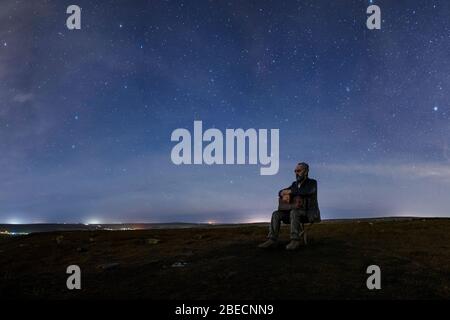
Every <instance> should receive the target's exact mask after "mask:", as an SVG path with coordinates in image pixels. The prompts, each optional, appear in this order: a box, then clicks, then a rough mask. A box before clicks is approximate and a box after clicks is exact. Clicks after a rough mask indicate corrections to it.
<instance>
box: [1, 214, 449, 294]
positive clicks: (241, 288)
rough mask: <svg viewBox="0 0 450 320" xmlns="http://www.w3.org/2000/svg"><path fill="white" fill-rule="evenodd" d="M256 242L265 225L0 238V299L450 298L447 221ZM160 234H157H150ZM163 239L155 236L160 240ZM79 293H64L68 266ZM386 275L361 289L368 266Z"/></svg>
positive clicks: (327, 230) (383, 224) (357, 224)
mask: <svg viewBox="0 0 450 320" xmlns="http://www.w3.org/2000/svg"><path fill="white" fill-rule="evenodd" d="M288 233H289V230H288V226H283V228H282V237H281V242H280V246H279V247H278V248H274V249H270V250H262V249H259V248H257V247H256V246H257V244H258V243H260V242H261V241H263V240H264V238H265V236H266V234H267V226H266V225H264V226H261V225H241V226H234V227H233V226H227V227H223V228H220V227H217V228H193V229H173V230H145V231H65V232H54V233H40V234H30V235H27V236H21V237H8V236H2V237H0V296H1V297H2V298H20V297H26V298H63V299H69V298H92V299H97V298H124V299H130V298H151V299H163V298H169V299H176V298H178V299H189V298H191V299H231V298H232V299H250V298H256V299H259V298H265V299H350V298H356V299H412V298H427V299H430V298H431V299H435V298H447V299H448V298H450V219H414V220H404V221H402V220H400V221H383V220H359V221H358V220H351V221H337V222H325V223H321V224H317V225H314V226H312V228H311V230H310V238H311V239H312V242H311V243H310V244H309V245H308V246H306V247H302V248H301V249H300V250H298V251H295V252H288V251H286V250H285V249H284V245H285V244H286V243H287V241H288ZM152 239H157V240H152ZM158 241H159V242H158ZM71 264H77V265H79V266H80V267H81V270H82V290H80V291H76V290H75V291H69V290H67V289H66V278H67V276H68V275H66V273H65V271H66V267H67V266H68V265H71ZM371 264H376V265H378V266H380V268H381V272H382V279H381V285H382V289H381V290H379V291H369V290H368V289H367V288H366V279H367V277H368V275H367V274H366V268H367V266H369V265H371Z"/></svg>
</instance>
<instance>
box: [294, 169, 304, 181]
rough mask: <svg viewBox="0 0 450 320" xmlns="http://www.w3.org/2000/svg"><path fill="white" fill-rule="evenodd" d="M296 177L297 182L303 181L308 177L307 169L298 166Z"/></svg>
mask: <svg viewBox="0 0 450 320" xmlns="http://www.w3.org/2000/svg"><path fill="white" fill-rule="evenodd" d="M294 172H295V177H296V178H297V180H300V181H301V180H303V179H304V178H305V177H306V173H307V172H306V167H305V166H302V165H297V166H296V167H295V170H294Z"/></svg>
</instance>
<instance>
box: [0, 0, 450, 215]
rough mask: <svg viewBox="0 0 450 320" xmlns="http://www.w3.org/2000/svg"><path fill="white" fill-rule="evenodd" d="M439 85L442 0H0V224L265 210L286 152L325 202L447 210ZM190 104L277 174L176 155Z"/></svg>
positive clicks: (405, 211)
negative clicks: (72, 18)
mask: <svg viewBox="0 0 450 320" xmlns="http://www.w3.org/2000/svg"><path fill="white" fill-rule="evenodd" d="M371 2H373V3H374V4H377V5H379V6H380V7H381V14H382V20H383V22H382V25H381V30H368V29H367V28H366V19H367V14H366V9H367V7H368V5H369V4H370V3H371ZM71 4H77V5H79V6H80V7H81V8H82V28H81V30H73V31H70V30H68V29H67V28H66V25H65V23H66V18H67V17H68V15H67V14H66V8H67V6H68V5H71ZM449 92H450V2H449V1H447V0H442V1H432V0H408V1H401V0H397V1H377V0H374V1H363V0H358V1H357V0H342V1H329V0H328V1H322V0H305V1H280V0H278V1H261V0H258V1H256V0H252V1H250V0H240V1H235V0H229V1H227V0H225V1H204V0H199V1H158V0H155V1H139V0H134V1H118V0H116V1H92V0H89V1H85V0H73V1H72V0H71V1H61V0H47V1H43V0H34V1H29V0H23V1H20V0H14V1H13V0H2V2H1V4H0V223H26V222H91V223H93V222H100V223H106V222H169V221H185V222H194V221H195V222H206V221H215V222H250V221H268V220H269V218H270V216H271V212H272V211H273V210H274V209H275V207H276V202H277V192H278V190H279V189H281V188H282V187H285V186H287V185H289V184H290V183H291V182H292V181H293V179H294V174H293V169H294V166H295V164H296V163H297V162H299V161H306V162H308V163H309V164H310V168H311V170H310V176H311V177H313V178H315V179H317V180H318V183H319V204H320V208H321V211H322V217H323V218H325V219H327V218H349V217H374V216H394V215H399V216H400V215H403V216H404V215H418V216H450V209H449V208H450V196H449V194H450V192H449V190H450V149H449V143H450V98H449ZM194 120H202V121H203V126H204V128H205V129H206V128H212V127H215V128H218V129H220V130H222V131H225V129H227V128H244V129H247V128H256V129H259V128H266V129H271V128H277V129H280V170H279V172H278V174H276V175H272V176H261V175H260V174H259V168H260V166H259V165H212V166H208V165H181V166H176V165H174V164H173V163H172V162H171V159H170V152H171V149H172V147H173V146H174V145H175V143H174V142H171V141H170V136H171V133H172V131H173V130H175V129H177V128H187V129H189V130H192V128H193V122H194Z"/></svg>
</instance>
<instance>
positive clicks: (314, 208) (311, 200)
mask: <svg viewBox="0 0 450 320" xmlns="http://www.w3.org/2000/svg"><path fill="white" fill-rule="evenodd" d="M283 190H291V198H294V197H296V196H301V197H302V198H303V199H304V201H305V202H306V205H305V208H306V214H307V216H308V219H309V220H310V221H314V222H319V221H320V210H319V203H318V201H317V181H316V180H314V179H309V178H306V180H304V181H303V182H302V183H301V184H300V183H298V182H297V181H294V182H293V183H292V184H291V186H290V187H288V188H285V189H282V190H280V192H278V196H279V197H281V192H282V191H283Z"/></svg>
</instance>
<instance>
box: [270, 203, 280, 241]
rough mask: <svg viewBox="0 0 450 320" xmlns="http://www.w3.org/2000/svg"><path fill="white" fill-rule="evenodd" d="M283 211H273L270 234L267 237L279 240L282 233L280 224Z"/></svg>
mask: <svg viewBox="0 0 450 320" xmlns="http://www.w3.org/2000/svg"><path fill="white" fill-rule="evenodd" d="M281 218H282V217H281V211H278V210H277V211H274V212H273V213H272V219H271V220H270V226H269V235H268V236H267V238H269V239H272V240H277V239H278V235H279V233H280V225H281Z"/></svg>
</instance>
